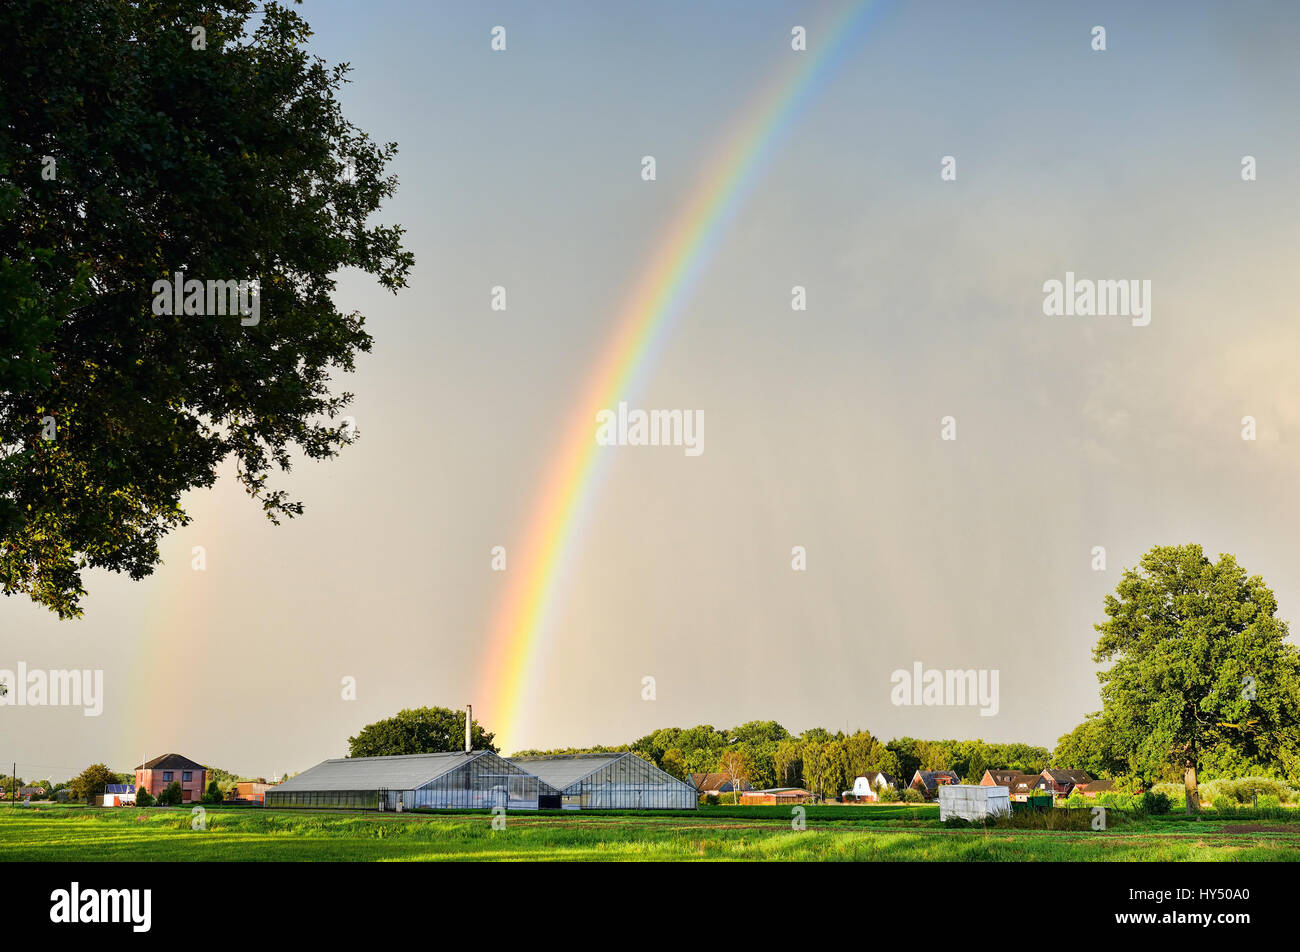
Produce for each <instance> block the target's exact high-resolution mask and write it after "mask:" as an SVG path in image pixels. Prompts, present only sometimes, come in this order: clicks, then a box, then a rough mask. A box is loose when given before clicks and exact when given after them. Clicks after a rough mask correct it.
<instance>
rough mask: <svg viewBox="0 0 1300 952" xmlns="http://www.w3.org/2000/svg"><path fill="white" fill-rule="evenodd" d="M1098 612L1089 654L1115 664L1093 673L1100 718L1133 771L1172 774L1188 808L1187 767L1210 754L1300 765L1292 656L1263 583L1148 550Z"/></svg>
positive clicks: (1298, 669)
mask: <svg viewBox="0 0 1300 952" xmlns="http://www.w3.org/2000/svg"><path fill="white" fill-rule="evenodd" d="M1106 615H1107V620H1106V621H1104V622H1102V623H1101V624H1098V625H1096V626H1095V627H1096V629H1097V631H1098V632H1099V633H1100V638H1099V639H1098V641H1097V646H1096V648H1095V649H1094V651H1093V658H1094V660H1095V661H1098V662H1104V661H1110V662H1113V664H1112V665H1111V667H1110V668H1109V669H1107V670H1105V671H1103V672H1101V673H1100V674H1099V675H1098V677H1099V678H1100V679H1101V684H1102V688H1101V696H1102V703H1103V711H1102V715H1101V716H1102V719H1103V720H1104V722H1105V723H1106V724H1107V725H1108V727H1109V729H1110V731H1111V737H1110V745H1111V748H1112V752H1114V753H1116V754H1117V755H1120V756H1122V757H1123V758H1124V759H1125V760H1127V762H1128V766H1129V770H1130V772H1131V773H1133V774H1135V775H1137V776H1139V777H1142V778H1144V779H1147V780H1151V779H1154V778H1155V777H1157V775H1158V774H1159V773H1160V771H1161V769H1162V768H1167V767H1169V766H1174V767H1176V768H1178V769H1179V770H1181V771H1182V774H1183V782H1184V786H1185V788H1186V791H1187V811H1188V812H1192V811H1193V810H1196V809H1197V808H1198V800H1197V788H1196V776H1197V770H1198V768H1200V767H1201V765H1202V764H1203V762H1204V759H1205V758H1206V757H1207V755H1208V754H1209V753H1210V752H1211V751H1213V750H1215V749H1216V748H1223V747H1226V748H1230V749H1232V750H1233V751H1235V752H1236V753H1238V754H1239V755H1240V756H1241V757H1242V758H1244V759H1245V760H1247V761H1251V762H1255V763H1271V764H1277V765H1280V766H1281V767H1282V769H1284V770H1289V771H1292V772H1293V771H1294V770H1295V768H1296V766H1297V765H1298V764H1300V756H1298V755H1300V734H1298V733H1297V732H1298V731H1300V717H1298V716H1297V715H1298V714H1300V651H1297V649H1296V646H1295V645H1293V644H1291V643H1290V642H1288V641H1287V640H1286V638H1287V625H1286V622H1284V621H1282V620H1281V619H1279V618H1278V617H1277V601H1276V599H1275V598H1274V597H1273V593H1272V592H1271V591H1269V589H1268V587H1267V586H1266V585H1265V584H1264V580H1263V579H1262V578H1260V577H1259V576H1258V575H1255V576H1247V575H1246V572H1245V571H1244V570H1243V569H1242V568H1241V567H1240V566H1239V565H1238V564H1237V561H1236V559H1235V558H1233V556H1231V555H1220V556H1219V559H1218V561H1217V562H1211V561H1210V560H1209V559H1208V558H1206V557H1205V555H1204V554H1203V553H1202V551H1201V547H1200V546H1199V545H1180V546H1156V547H1155V548H1153V549H1152V550H1151V551H1150V552H1148V553H1147V554H1146V555H1144V556H1143V557H1142V561H1141V563H1140V565H1139V567H1138V568H1137V569H1128V570H1126V571H1125V572H1124V576H1123V578H1121V579H1120V582H1119V585H1118V587H1117V589H1116V593H1115V594H1114V595H1108V596H1107V597H1106Z"/></svg>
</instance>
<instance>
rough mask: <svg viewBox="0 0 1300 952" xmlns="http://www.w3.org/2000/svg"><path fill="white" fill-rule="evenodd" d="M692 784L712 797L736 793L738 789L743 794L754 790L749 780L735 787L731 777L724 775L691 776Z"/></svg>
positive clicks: (698, 774) (695, 774)
mask: <svg viewBox="0 0 1300 952" xmlns="http://www.w3.org/2000/svg"><path fill="white" fill-rule="evenodd" d="M691 783H692V784H693V785H694V786H695V789H696V790H698V791H699V792H700V793H705V794H708V795H710V796H720V795H722V794H724V793H727V794H730V793H734V792H736V790H737V789H739V791H740V792H741V793H744V792H745V791H746V790H753V789H754V788H753V787H752V786H751V785H750V783H749V781H748V780H742V781H740V783H739V784H737V785H735V786H733V785H732V782H731V777H730V776H728V775H727V774H724V773H693V774H691Z"/></svg>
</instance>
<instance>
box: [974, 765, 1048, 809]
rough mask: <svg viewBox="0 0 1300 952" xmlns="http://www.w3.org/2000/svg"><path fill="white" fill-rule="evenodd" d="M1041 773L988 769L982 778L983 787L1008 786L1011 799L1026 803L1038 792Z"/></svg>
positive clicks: (981, 784)
mask: <svg viewBox="0 0 1300 952" xmlns="http://www.w3.org/2000/svg"><path fill="white" fill-rule="evenodd" d="M1041 779H1042V778H1041V776H1040V775H1039V774H1027V773H1021V772H1020V771H1018V770H986V771H984V776H983V777H981V778H980V786H981V787H1006V788H1007V790H1008V791H1009V792H1010V796H1011V799H1012V800H1014V801H1016V802H1017V803H1024V802H1025V801H1026V800H1027V799H1028V798H1029V795H1030V794H1031V793H1036V792H1037V789H1038V783H1039V781H1040V780H1041Z"/></svg>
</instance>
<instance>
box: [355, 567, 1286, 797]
mask: <svg viewBox="0 0 1300 952" xmlns="http://www.w3.org/2000/svg"><path fill="white" fill-rule="evenodd" d="M1105 612H1106V620H1105V621H1103V622H1101V623H1099V624H1098V625H1096V626H1095V627H1096V630H1097V632H1098V633H1099V637H1098V640H1097V645H1096V647H1095V649H1094V650H1093V660H1094V661H1095V662H1097V663H1098V664H1103V663H1108V664H1109V667H1107V668H1105V669H1104V670H1102V671H1101V672H1100V673H1099V674H1098V678H1099V679H1100V681H1101V700H1102V710H1101V711H1099V712H1098V713H1096V714H1093V715H1090V716H1089V717H1087V718H1086V719H1085V720H1084V722H1083V723H1082V724H1080V725H1079V726H1078V727H1076V728H1075V729H1074V730H1073V731H1071V732H1070V733H1068V734H1066V735H1065V736H1064V737H1062V738H1061V739H1060V741H1059V743H1058V744H1057V746H1056V749H1055V751H1049V750H1047V749H1046V748H1044V747H1034V746H1032V745H1029V744H1018V743H1008V744H990V743H986V742H984V741H982V740H919V739H917V738H912V737H902V738H897V739H894V740H891V741H889V742H887V743H886V742H883V741H881V740H880V739H878V738H876V737H874V736H873V735H872V734H871V733H870V732H869V731H865V730H859V731H857V732H855V733H852V734H845V733H843V732H838V731H837V732H834V733H832V732H830V731H828V730H826V729H825V728H820V727H817V728H811V729H809V730H806V731H804V732H803V733H802V734H800V735H798V736H795V735H793V734H791V733H790V732H789V731H788V730H786V729H785V728H784V727H783V726H782V725H780V724H778V723H777V722H776V721H750V722H749V723H746V724H742V725H740V726H739V727H735V728H730V729H720V728H715V727H713V726H711V725H708V724H702V725H699V726H696V727H687V728H681V727H666V728H663V729H661V730H657V731H654V732H653V733H651V734H647V735H646V736H645V737H641V738H639V739H637V740H635V741H633V742H632V743H630V744H625V745H620V746H617V747H593V748H583V749H582V750H575V749H565V750H551V751H536V750H534V751H524V752H523V753H527V754H543V753H579V752H585V751H618V750H632V751H635V752H636V753H637V754H639V755H641V756H642V757H644V758H645V759H647V760H649V761H652V762H653V763H655V764H656V765H658V766H659V767H661V768H662V769H663V770H665V771H667V772H668V773H670V774H672V775H673V776H675V777H678V778H685V777H686V776H687V775H688V774H691V773H714V772H719V771H721V772H724V773H728V774H729V775H731V776H732V777H733V778H735V779H745V780H747V781H749V782H750V783H751V784H753V785H754V786H757V787H773V786H802V787H806V788H807V789H809V790H810V791H813V792H814V793H818V794H822V795H825V794H835V793H838V792H839V791H840V790H843V789H847V788H848V787H850V786H851V785H852V783H853V780H854V778H856V777H858V776H861V775H862V774H864V773H867V772H868V771H873V770H883V771H885V772H887V773H891V774H893V775H895V776H896V777H898V778H900V779H902V780H903V781H904V782H906V781H907V780H909V779H910V778H911V776H912V775H913V773H914V772H915V771H916V770H940V769H944V770H953V771H955V772H956V773H957V774H958V775H959V776H960V777H961V779H962V780H963V781H965V782H968V783H974V782H978V781H979V779H980V777H981V776H982V775H983V773H984V771H985V770H986V769H988V768H1005V769H1014V770H1020V771H1024V772H1026V773H1037V772H1038V771H1040V770H1042V769H1043V768H1044V767H1047V766H1054V767H1060V768H1068V769H1078V770H1086V771H1087V772H1088V773H1090V774H1092V775H1093V776H1097V777H1113V778H1117V779H1119V780H1121V781H1122V783H1123V784H1124V785H1125V786H1138V785H1142V786H1146V787H1150V786H1151V785H1152V784H1155V783H1159V782H1161V781H1168V780H1171V779H1173V780H1176V779H1181V780H1182V781H1183V782H1184V785H1185V790H1186V799H1187V804H1188V809H1189V810H1191V809H1195V808H1196V806H1197V781H1198V773H1206V774H1209V775H1212V776H1215V777H1223V778H1233V777H1244V776H1258V777H1275V778H1278V779H1283V780H1293V781H1294V780H1296V779H1300V650H1297V648H1296V646H1295V645H1294V644H1292V643H1291V642H1290V641H1289V640H1287V639H1288V636H1289V631H1288V629H1287V625H1286V622H1284V621H1282V620H1281V619H1279V618H1278V617H1277V600H1276V599H1275V598H1274V596H1273V593H1272V592H1271V591H1270V590H1269V588H1268V587H1267V586H1266V585H1265V584H1264V581H1263V579H1262V578H1260V577H1259V576H1257V575H1256V576H1248V575H1247V574H1246V572H1245V571H1244V570H1243V569H1242V568H1241V567H1240V566H1239V565H1238V564H1237V562H1236V559H1235V558H1234V557H1233V556H1231V555H1220V556H1219V558H1218V560H1217V561H1211V560H1210V559H1208V558H1207V557H1206V556H1205V554H1204V552H1203V551H1202V550H1201V547H1200V546H1199V545H1194V544H1189V545H1179V546H1156V547H1155V548H1153V549H1151V551H1149V552H1148V553H1147V554H1146V555H1144V556H1143V557H1142V560H1141V562H1140V563H1139V565H1138V566H1137V567H1136V568H1133V569H1127V570H1125V572H1124V573H1123V576H1122V577H1121V579H1120V582H1119V585H1118V586H1117V588H1116V591H1115V594H1113V595H1109V596H1107V598H1106V601H1105ZM464 729H465V715H464V714H463V713H461V712H459V711H450V710H447V709H445V708H419V709H417V710H406V711H402V712H400V713H399V714H398V715H397V716H395V717H392V718H387V719H385V720H383V721H380V722H378V723H376V724H370V725H368V726H366V727H365V728H364V729H363V730H362V731H361V732H360V734H359V735H358V736H356V737H352V738H349V746H350V749H351V753H352V755H353V756H376V755H381V754H408V753H424V752H433V751H443V750H458V749H460V743H461V740H460V738H461V737H463V736H464ZM474 732H475V735H474V736H475V746H476V747H477V748H480V749H482V748H486V749H490V750H495V749H496V748H495V746H493V744H492V740H493V736H492V734H491V733H489V732H486V731H484V730H482V728H481V727H479V726H478V725H474Z"/></svg>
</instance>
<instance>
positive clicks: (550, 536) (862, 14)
mask: <svg viewBox="0 0 1300 952" xmlns="http://www.w3.org/2000/svg"><path fill="white" fill-rule="evenodd" d="M886 5H887V4H886V2H884V0H855V2H852V3H850V4H849V6H848V7H847V8H845V9H844V10H843V11H841V13H840V15H839V16H838V17H837V18H836V19H835V20H833V21H832V22H831V24H830V25H829V26H828V27H827V28H825V29H824V30H822V31H818V30H816V29H812V30H809V33H808V51H807V52H798V53H795V52H793V51H792V52H791V53H790V55H791V57H792V59H793V61H794V67H793V69H792V70H791V71H790V72H788V73H786V74H783V75H780V76H778V78H777V80H776V82H774V83H773V84H772V85H771V86H770V87H769V88H767V89H765V90H764V91H763V92H762V93H761V94H760V95H759V96H757V97H755V99H754V101H753V103H752V105H751V106H750V108H749V109H748V110H747V112H746V114H745V115H744V117H743V118H742V119H741V120H740V121H739V122H738V123H736V125H735V127H734V129H733V130H732V131H731V132H730V134H729V135H728V136H727V137H726V138H724V140H723V147H722V148H721V149H719V150H718V152H717V153H716V155H715V158H714V159H713V160H712V161H711V162H710V163H709V165H708V167H707V168H706V170H705V172H704V174H703V175H702V176H701V177H700V179H699V181H698V184H697V185H696V187H695V189H694V190H693V192H692V193H691V195H690V198H689V200H688V201H687V202H686V203H685V205H684V206H683V208H682V211H681V213H680V214H679V215H678V216H677V217H676V219H675V220H674V222H673V224H672V225H671V226H670V228H669V229H668V232H667V234H666V236H665V238H664V239H663V241H662V242H661V243H660V245H659V247H658V249H657V250H656V252H655V254H654V257H653V258H652V259H651V260H650V263H649V265H648V267H646V268H645V269H644V271H643V272H642V273H641V275H640V277H639V279H638V280H637V281H636V283H635V284H634V285H633V288H632V291H631V293H630V295H629V296H628V299H627V303H626V305H625V306H624V308H623V310H622V311H621V313H620V316H619V318H618V320H617V321H616V322H615V328H616V330H615V333H614V335H613V338H612V339H611V341H610V342H609V345H608V347H607V348H606V350H605V352H604V355H603V358H602V359H601V360H600V362H599V363H598V364H597V366H596V371H595V373H594V374H592V376H591V379H590V381H589V382H588V384H587V386H586V387H585V389H584V391H583V394H582V398H581V400H580V401H579V403H578V405H577V406H576V408H575V409H574V412H573V416H572V418H571V420H570V421H568V423H567V424H566V427H565V429H564V431H563V432H564V433H565V434H566V435H565V438H564V442H563V444H562V449H561V452H560V454H559V455H558V457H557V458H556V460H555V463H554V465H553V466H552V467H551V468H550V470H549V472H548V473H547V476H546V478H545V482H544V483H543V487H542V492H541V495H540V496H539V502H538V505H537V506H536V509H535V510H534V511H533V514H532V516H531V518H530V520H529V524H528V528H527V531H526V532H525V534H524V537H523V538H524V543H523V546H522V549H521V550H516V551H519V555H518V557H516V556H515V555H513V554H512V556H511V563H512V564H511V566H510V571H509V572H508V573H507V577H508V578H509V579H510V581H509V582H508V585H507V589H506V593H505V597H504V600H503V602H502V605H501V608H500V611H499V614H498V616H497V618H496V621H495V624H494V625H493V628H492V634H491V637H490V640H489V643H488V657H487V663H486V665H485V667H484V680H483V683H482V685H481V686H480V693H479V697H480V698H486V699H487V701H486V703H484V704H483V706H482V707H480V708H479V709H480V710H481V711H482V712H483V714H484V718H485V720H487V721H490V723H491V724H492V727H493V729H494V730H495V732H496V735H497V736H496V739H497V743H498V744H499V745H500V746H501V747H502V749H508V745H509V743H510V742H512V741H513V740H514V739H515V738H516V737H518V729H519V726H520V724H519V719H520V716H521V714H522V712H524V711H525V710H528V707H529V701H530V700H531V698H530V696H529V692H530V691H531V690H532V689H533V687H534V685H532V684H530V683H529V675H530V674H531V673H532V672H534V671H535V670H536V667H537V662H538V659H539V656H540V652H541V651H542V649H543V647H544V646H545V644H546V643H547V639H548V638H549V636H550V626H549V622H550V618H551V615H552V612H553V609H554V607H555V604H556V601H557V598H558V593H559V592H560V591H561V589H562V588H563V585H562V583H563V580H564V577H565V573H566V569H567V568H568V566H569V564H570V562H571V561H572V558H573V555H574V553H575V552H576V551H577V548H578V540H579V539H581V538H582V534H583V528H584V526H585V524H586V519H587V516H588V514H589V512H590V510H591V503H592V500H593V499H594V498H595V497H596V495H597V489H598V488H599V486H600V483H601V481H602V478H603V476H604V474H605V472H606V470H607V468H608V460H609V456H610V454H608V453H600V452H598V450H599V449H600V447H598V445H597V443H596V439H595V424H596V414H597V412H598V411H600V410H602V409H606V408H612V407H614V406H616V405H617V404H618V402H619V401H620V400H629V401H630V400H632V399H634V398H635V395H636V394H637V393H638V392H639V391H640V389H641V387H642V386H643V384H644V382H645V380H646V379H647V377H648V376H649V374H650V373H651V371H652V370H653V368H654V367H655V365H656V364H657V362H658V357H659V354H660V353H661V351H662V349H663V346H664V343H665V341H666V340H667V339H668V338H669V336H670V334H671V332H672V329H673V327H674V326H675V325H676V323H677V319H678V318H679V316H680V315H681V312H682V310H683V307H684V304H685V303H686V301H687V300H689V298H690V294H691V291H692V290H693V288H694V287H695V284H696V282H697V281H698V280H699V277H700V275H701V273H702V272H703V271H704V269H705V267H706V266H707V264H708V263H709V261H710V260H711V258H712V257H713V253H714V252H715V251H716V249H717V247H718V245H719V244H720V242H721V240H722V238H723V236H724V235H725V234H726V232H727V230H728V227H729V226H730V224H731V222H732V221H733V220H734V218H735V216H736V213H737V212H738V211H739V209H741V208H742V207H743V206H744V203H745V199H746V198H747V197H748V196H749V194H750V192H751V191H752V190H753V188H754V186H755V184H756V183H757V181H758V180H759V178H760V173H761V172H762V170H763V169H764V167H765V166H766V165H767V163H768V161H769V159H770V158H771V156H772V155H773V153H774V152H775V150H776V147H777V146H778V145H779V144H780V143H781V142H782V140H783V139H784V138H785V136H786V134H787V133H788V132H789V130H790V128H791V127H792V125H793V124H794V122H795V120H796V119H797V118H798V117H799V115H800V114H801V113H802V111H803V109H804V107H805V106H806V105H807V104H808V103H809V102H811V101H812V100H813V99H814V98H815V97H816V95H817V93H818V92H819V91H820V90H821V89H822V88H823V86H824V85H825V84H826V83H827V82H828V81H829V79H830V78H831V77H832V76H833V75H834V73H835V72H836V69H837V67H838V66H839V65H840V63H841V62H843V60H844V59H845V57H846V56H847V55H848V54H849V53H850V52H851V51H852V50H853V49H854V48H855V46H856V40H857V39H858V38H859V37H860V36H861V35H862V34H863V33H864V32H865V31H866V29H867V27H868V26H870V25H871V24H872V23H874V22H875V20H876V19H877V16H876V15H877V14H878V13H879V12H880V11H881V10H882V9H883V8H884V7H885V6H886ZM818 32H820V33H821V35H822V36H823V37H824V39H823V40H821V42H820V44H819V40H818ZM516 567H519V569H521V570H520V571H516ZM515 580H518V581H517V582H516V581H515Z"/></svg>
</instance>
